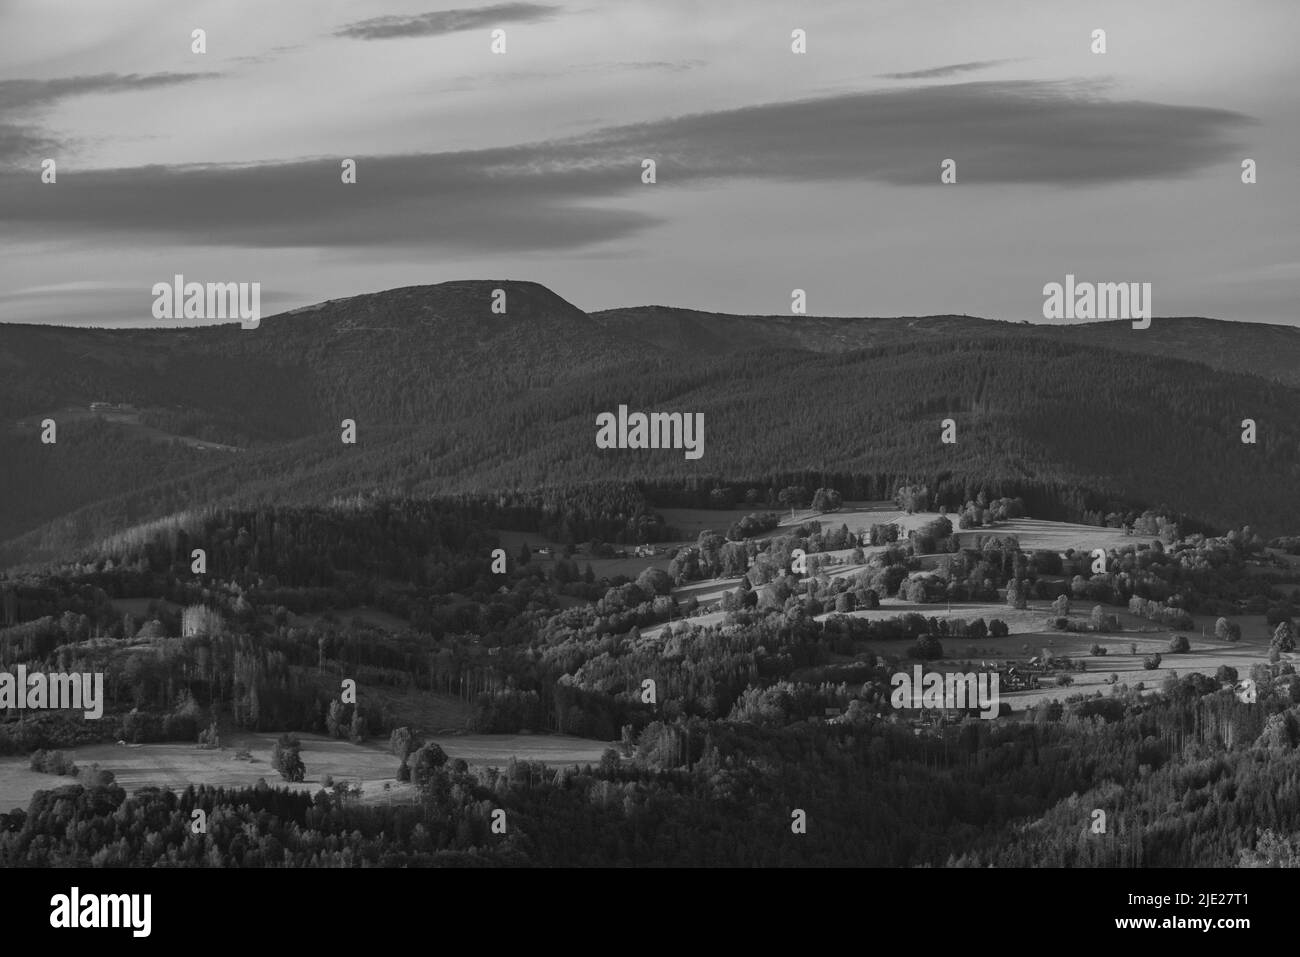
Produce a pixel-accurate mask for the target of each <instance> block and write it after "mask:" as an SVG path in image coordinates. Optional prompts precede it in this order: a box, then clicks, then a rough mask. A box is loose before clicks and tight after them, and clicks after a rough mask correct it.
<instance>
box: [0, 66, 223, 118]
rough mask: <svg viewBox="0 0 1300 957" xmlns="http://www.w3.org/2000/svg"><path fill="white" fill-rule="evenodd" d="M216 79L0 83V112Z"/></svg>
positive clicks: (127, 77)
mask: <svg viewBox="0 0 1300 957" xmlns="http://www.w3.org/2000/svg"><path fill="white" fill-rule="evenodd" d="M216 76H220V74H218V73H98V74H95V75H94V76H67V77H57V78H55V79H50V80H29V79H20V80H0V111H3V112H10V111H17V110H22V109H26V108H29V107H33V106H48V105H50V104H52V103H54V102H56V101H57V100H62V99H66V98H67V97H70V96H88V95H90V94H95V93H126V92H132V91H136V90H153V89H158V88H160V87H168V86H177V85H179V84H182V83H194V82H196V81H198V80H206V79H211V78H213V77H216Z"/></svg>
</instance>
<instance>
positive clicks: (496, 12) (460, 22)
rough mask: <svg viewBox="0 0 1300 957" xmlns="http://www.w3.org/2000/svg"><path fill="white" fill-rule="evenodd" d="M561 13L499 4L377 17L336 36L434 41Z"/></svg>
mask: <svg viewBox="0 0 1300 957" xmlns="http://www.w3.org/2000/svg"><path fill="white" fill-rule="evenodd" d="M558 11H559V8H558V7H553V6H547V5H546V4H541V3H497V4H493V5H492V6H490V7H481V8H479V9H477V10H434V11H432V12H430V13H421V14H418V15H416V16H410V17H402V16H388V17H373V18H371V19H369V20H358V21H357V22H355V23H350V24H348V25H347V26H344V27H342V28H340V29H339V30H338V31H336V32H335V34H334V35H335V36H338V37H348V38H349V39H352V40H391V39H394V38H397V37H432V36H441V35H442V34H445V33H457V32H459V31H462V30H477V29H479V28H480V27H491V26H499V25H500V24H502V23H536V22H538V21H541V20H548V19H550V18H551V17H552V16H554V15H555V14H556V13H557V12H558Z"/></svg>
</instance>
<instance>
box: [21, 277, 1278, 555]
mask: <svg viewBox="0 0 1300 957" xmlns="http://www.w3.org/2000/svg"><path fill="white" fill-rule="evenodd" d="M500 285H501V286H502V287H504V288H505V289H506V290H507V292H508V293H509V300H508V310H509V311H508V312H507V314H506V315H496V314H493V313H492V312H491V309H490V306H491V298H492V297H491V290H492V289H493V288H496V286H497V284H494V283H486V282H485V283H449V284H444V285H442V286H435V287H412V288H409V289H401V290H394V291H392V292H388V293H381V294H377V295H374V296H363V297H357V298H354V299H349V300H342V301H338V302H331V303H326V304H323V305H321V306H319V307H314V308H312V309H308V310H299V311H297V312H295V313H293V314H288V315H283V316H278V317H271V318H269V319H267V320H265V321H264V322H263V323H262V326H261V328H260V329H257V330H251V331H245V330H240V329H238V328H234V327H230V328H208V329H197V330H166V331H146V332H141V331H130V332H125V331H124V332H106V331H94V330H58V329H48V328H42V327H15V326H6V327H0V363H3V365H4V367H5V369H6V373H7V374H6V376H5V377H4V379H3V384H2V385H0V414H2V415H3V416H4V418H5V419H6V420H8V421H9V422H10V423H11V424H12V423H17V422H19V421H23V422H25V423H26V425H25V427H21V428H19V427H14V428H10V429H8V430H7V432H6V433H5V434H4V435H3V436H2V437H0V451H2V453H3V458H4V462H5V471H4V476H3V489H2V490H3V496H0V541H3V540H9V542H10V543H9V545H8V546H7V547H5V548H4V549H3V552H2V553H0V560H4V561H9V562H12V561H18V560H23V559H39V558H45V557H50V556H52V555H56V554H59V553H61V552H62V551H64V550H66V549H67V548H69V547H75V546H80V545H84V544H88V543H90V542H93V541H95V540H97V539H98V538H101V537H104V536H107V535H110V534H112V533H114V532H116V531H120V530H122V529H123V528H125V527H129V526H130V525H131V524H133V523H136V522H140V521H145V520H148V519H151V518H156V517H160V516H162V515H165V514H168V513H170V512H172V511H175V510H178V509H184V508H190V507H199V506H206V505H239V504H251V503H258V502H261V503H277V502H281V503H295V502H297V503H310V502H317V503H319V502H325V501H329V500H330V499H331V498H332V497H334V496H336V495H350V494H354V493H356V492H370V491H374V490H376V489H380V490H384V491H388V492H396V493H401V494H416V495H422V496H450V495H458V494H470V493H473V494H476V495H487V496H491V495H493V494H496V493H507V494H510V495H516V494H524V493H530V492H532V491H534V490H549V491H547V492H545V493H544V494H547V495H550V496H552V497H555V496H563V495H564V494H569V493H572V494H576V495H586V494H587V493H585V492H583V491H581V490H582V489H584V488H586V487H588V486H590V485H591V484H593V483H604V484H609V483H613V484H614V485H623V486H626V487H637V488H641V489H644V487H645V486H646V485H647V484H649V485H653V486H656V487H661V488H662V489H663V490H664V491H665V494H669V495H670V494H671V491H672V489H673V488H676V489H677V490H679V492H683V493H689V492H690V490H692V489H701V488H702V489H704V490H705V491H707V490H708V489H709V488H711V487H712V486H713V485H714V484H716V483H722V484H733V485H735V486H736V487H738V488H743V487H744V486H745V484H746V483H760V482H761V483H762V484H770V483H772V482H775V481H778V480H779V479H778V477H779V476H784V475H789V474H791V473H799V474H808V475H817V476H821V477H822V480H820V481H818V482H817V484H819V485H829V484H834V485H836V486H842V491H843V493H844V494H845V495H850V496H855V497H856V496H858V495H862V496H863V497H882V496H887V495H889V494H892V489H893V488H894V487H896V485H897V484H898V483H899V482H900V481H905V480H916V481H924V482H926V483H928V484H929V485H930V487H931V488H937V487H939V486H940V485H941V484H943V483H948V485H950V486H951V487H953V488H954V489H957V490H959V491H957V492H956V493H955V497H957V498H958V499H959V500H960V501H965V500H967V499H969V498H972V497H973V495H974V493H975V491H977V490H978V489H979V488H980V487H983V488H986V489H987V491H988V493H989V494H990V495H991V496H998V495H1022V496H1025V497H1026V501H1030V499H1036V500H1035V501H1034V502H1033V504H1032V506H1031V508H1032V510H1033V512H1034V514H1036V515H1041V516H1043V517H1057V518H1076V519H1078V518H1082V517H1083V513H1084V512H1086V511H1096V510H1101V511H1106V510H1110V508H1112V507H1118V506H1120V505H1125V506H1136V507H1144V506H1158V507H1163V508H1164V509H1166V510H1170V511H1174V512H1180V513H1184V514H1186V515H1188V516H1190V517H1191V518H1192V519H1194V520H1197V521H1201V522H1205V523H1208V524H1210V525H1212V526H1218V527H1223V528H1226V527H1231V526H1234V525H1236V524H1239V523H1243V522H1245V523H1250V524H1252V525H1254V526H1255V527H1258V528H1260V529H1262V530H1266V531H1274V532H1284V531H1292V530H1294V529H1295V528H1296V527H1300V503H1298V502H1297V501H1296V499H1295V497H1294V496H1293V495H1292V494H1290V490H1291V489H1293V488H1294V487H1295V486H1296V484H1297V480H1298V479H1300V464H1298V461H1300V460H1298V456H1297V450H1298V449H1300V392H1297V391H1295V390H1293V389H1291V388H1287V387H1283V386H1279V385H1278V384H1276V383H1273V382H1269V381H1267V380H1265V379H1263V378H1260V377H1256V376H1252V375H1245V374H1236V373H1230V372H1224V371H1215V370H1213V369H1211V368H1209V367H1208V366H1206V365H1203V364H1196V363H1192V362H1187V361H1180V360H1175V359H1169V358H1162V357H1157V356H1151V355H1142V354H1133V353H1130V352H1121V351H1114V350H1110V349H1107V348H1101V347H1098V346H1092V345H1084V344H1082V343H1083V342H1084V341H1085V340H1087V339H1088V338H1089V337H1092V336H1094V334H1095V337H1096V338H1097V339H1098V340H1099V341H1103V342H1110V341H1111V340H1112V339H1113V332H1114V330H1113V329H1112V328H1109V327H1106V328H1103V327H1104V326H1105V324H1101V325H1099V326H1098V327H1096V329H1095V330H1094V329H1093V328H1092V327H1089V329H1087V330H1074V331H1071V333H1070V337H1069V338H1067V337H1065V336H1064V335H1062V336H1053V335H1048V334H1044V333H1042V332H1041V331H1040V330H1037V329H1031V327H1027V326H1008V325H1006V324H999V323H984V324H982V325H978V321H976V320H962V321H961V322H960V326H961V328H962V329H963V330H964V331H963V332H962V333H961V335H956V334H954V335H951V336H950V335H944V334H926V335H920V334H918V335H915V336H912V335H910V334H909V335H908V336H906V337H903V338H899V337H897V336H895V337H893V338H892V340H891V341H889V342H887V344H883V345H876V346H871V347H869V348H857V346H858V345H859V344H860V343H859V342H857V341H855V340H853V339H852V338H850V339H848V340H846V342H845V348H844V349H843V350H839V351H834V350H830V349H829V348H828V344H827V341H826V340H825V339H824V338H822V339H817V337H816V336H811V337H809V336H804V335H801V334H799V333H797V332H796V330H795V326H794V325H792V323H793V322H794V320H783V321H782V324H781V325H780V326H775V325H773V324H772V323H768V324H767V325H764V326H763V332H762V334H759V335H755V336H753V337H752V341H750V339H749V338H747V337H746V336H744V335H741V334H739V333H733V331H732V330H734V329H736V328H738V327H737V325H736V324H737V323H739V324H743V323H744V322H746V321H748V320H734V321H733V323H732V325H731V326H726V325H724V326H721V327H719V328H720V329H722V330H723V331H724V332H725V335H724V338H726V339H727V340H728V342H727V348H725V349H724V348H716V349H711V348H707V343H703V344H701V343H695V344H694V345H695V346H702V347H698V348H696V347H692V348H690V349H683V348H681V347H675V346H674V345H673V341H672V337H663V336H658V337H657V339H656V341H655V342H654V343H653V344H652V343H649V342H647V341H646V340H647V337H649V338H656V337H655V336H654V335H653V333H654V332H655V330H654V328H653V326H650V327H645V326H644V325H643V326H642V327H637V328H633V327H632V326H630V325H629V324H627V323H615V322H611V321H604V322H597V321H595V320H593V319H592V318H590V317H588V316H586V315H585V314H583V313H582V312H581V311H580V310H578V309H576V308H575V307H573V306H571V305H570V304H568V303H566V302H564V301H563V300H562V299H560V298H559V297H557V296H555V295H554V294H553V293H551V292H549V291H548V290H546V289H544V288H542V287H540V286H536V285H534V284H528V283H501V284H500ZM645 318H646V319H647V321H649V322H653V319H654V316H653V315H650V316H647V317H645ZM754 321H755V322H766V321H765V320H754ZM1188 321H1189V322H1190V321H1191V320H1188ZM808 322H809V328H811V329H816V328H820V326H819V324H825V323H828V322H834V321H832V320H808ZM839 322H843V323H846V324H847V325H845V328H847V329H853V328H867V326H868V325H869V324H871V323H875V322H882V323H895V324H896V323H897V322H899V321H898V320H853V321H850V320H843V321H839ZM854 322H856V323H858V325H857V326H854V325H852V323H854ZM908 322H909V323H911V325H909V326H908V328H912V327H913V326H915V327H917V328H927V326H926V324H927V323H928V322H930V320H909V321H908ZM935 322H936V323H939V328H946V326H944V323H947V322H948V320H935ZM1197 322H1201V321H1200V320H1197ZM972 324H976V325H972ZM1153 328H1154V327H1153ZM1020 330H1025V331H1024V332H1023V333H1022V332H1021V331H1020ZM1130 332H1131V330H1130ZM1147 332H1150V330H1148V331H1147ZM1286 332H1287V331H1286V330H1284V331H1283V332H1281V333H1280V332H1279V331H1278V330H1276V329H1271V328H1270V329H1268V330H1266V331H1263V332H1260V331H1259V329H1258V328H1257V327H1243V328H1242V331H1241V335H1242V336H1243V337H1244V338H1246V339H1252V338H1256V337H1259V341H1260V343H1262V344H1273V345H1279V344H1280V343H1281V342H1282V339H1284V338H1285V335H1284V334H1285V333H1286ZM1142 334H1145V333H1142ZM1135 335H1138V334H1135ZM1279 336H1281V337H1282V338H1281V339H1280V338H1279ZM1080 337H1082V338H1080ZM808 338H812V339H816V340H817V341H814V342H811V343H807V342H806V341H805V340H807V339H808ZM887 338H888V337H887ZM783 339H784V340H786V341H782V340H783ZM805 345H808V346H809V347H808V348H805ZM1284 352H1285V350H1280V349H1275V350H1274V351H1273V352H1272V353H1271V354H1272V355H1273V357H1274V358H1276V357H1277V356H1278V355H1280V354H1284ZM1207 358H1212V357H1207ZM95 401H111V402H118V403H130V404H131V405H133V406H134V407H136V408H139V409H143V410H146V411H147V412H148V413H149V414H150V415H151V416H152V418H151V419H150V420H149V421H153V422H159V423H184V425H183V426H182V425H175V426H174V427H175V428H182V427H184V428H188V429H191V430H194V431H196V432H199V431H202V430H204V429H206V430H208V433H207V434H213V435H231V436H238V437H240V438H242V439H245V440H246V441H247V446H246V447H242V448H244V450H243V451H239V452H213V451H210V450H209V451H199V450H196V449H192V448H188V447H185V446H182V445H180V444H179V443H176V444H171V445H168V444H159V443H156V442H149V441H145V440H143V439H140V438H138V437H135V436H134V435H133V433H132V432H131V430H130V429H129V428H127V427H125V426H119V425H115V424H111V423H108V422H103V421H76V420H71V421H67V422H65V423H63V424H62V425H61V426H60V432H59V437H58V441H57V443H56V444H54V445H44V444H42V443H41V442H40V440H39V428H38V426H37V422H36V419H37V417H39V416H42V415H46V414H48V415H50V416H52V417H53V418H55V420H56V421H57V420H58V419H59V416H60V414H61V413H60V411H59V410H60V409H62V408H64V407H65V406H79V407H82V408H84V407H85V406H87V405H88V404H89V403H91V402H95ZM621 404H623V405H627V406H628V407H629V409H631V410H633V411H635V410H647V411H652V410H661V411H682V412H701V413H703V414H704V421H705V430H704V455H703V457H702V458H700V459H698V460H689V459H686V458H685V457H684V455H683V454H682V452H680V451H678V450H657V451H647V450H623V451H619V450H602V449H598V448H597V447H596V444H595V441H594V439H595V432H596V428H595V416H596V415H597V414H598V413H600V412H603V411H614V410H616V409H617V408H618V406H619V405H621ZM947 418H951V419H953V420H954V421H955V423H956V429H957V431H956V442H955V443H954V444H944V443H941V441H940V434H941V431H942V429H941V423H942V421H943V420H944V419H947ZM1247 418H1249V419H1253V420H1254V421H1255V422H1256V423H1257V429H1258V442H1257V444H1253V445H1251V444H1243V443H1242V441H1241V433H1242V426H1241V422H1242V420H1243V419H1247ZM344 419H352V420H354V421H355V422H356V425H357V442H356V444H355V445H346V444H344V443H342V442H341V441H340V434H341V433H340V429H341V423H342V421H343V420H344ZM565 490H568V492H566V491H565ZM650 501H651V504H654V502H655V499H654V496H653V495H651V496H650ZM960 501H959V502H958V504H960ZM15 540H16V541H15Z"/></svg>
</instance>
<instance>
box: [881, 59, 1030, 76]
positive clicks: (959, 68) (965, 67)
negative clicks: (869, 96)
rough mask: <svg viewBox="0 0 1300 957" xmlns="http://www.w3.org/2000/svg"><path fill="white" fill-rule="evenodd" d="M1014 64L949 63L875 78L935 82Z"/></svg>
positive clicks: (1000, 62) (991, 62)
mask: <svg viewBox="0 0 1300 957" xmlns="http://www.w3.org/2000/svg"><path fill="white" fill-rule="evenodd" d="M1015 62H1016V61H1015V60H971V61H970V62H969V63H950V64H948V65H947V66H935V67H931V68H930V69H928V70H912V71H911V72H910V73H877V74H876V76H877V77H878V78H880V79H882V80H935V79H940V78H942V77H948V76H956V75H957V74H959V73H974V72H975V71H976V70H988V69H991V68H993V67H995V66H1001V65H1002V64H1003V63H1015Z"/></svg>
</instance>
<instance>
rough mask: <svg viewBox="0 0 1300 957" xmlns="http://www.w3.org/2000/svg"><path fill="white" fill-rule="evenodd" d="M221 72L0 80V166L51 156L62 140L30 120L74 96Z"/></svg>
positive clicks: (170, 83)
mask: <svg viewBox="0 0 1300 957" xmlns="http://www.w3.org/2000/svg"><path fill="white" fill-rule="evenodd" d="M215 76H220V74H218V73H148V74H140V73H126V74H122V73H99V74H95V75H93V76H69V77H58V78H55V79H51V80H30V79H18V80H0V166H2V165H8V164H12V163H16V162H20V161H23V160H28V159H30V158H32V157H34V156H39V155H43V154H48V153H49V152H51V151H53V150H55V149H57V148H58V146H59V141H58V140H56V139H54V138H52V137H50V136H48V135H46V134H45V133H43V132H42V131H41V129H40V127H39V126H38V125H37V124H35V123H34V122H32V121H31V119H30V117H31V116H32V115H33V114H35V113H38V112H40V111H41V110H42V109H45V108H46V107H49V106H51V105H53V104H54V103H57V102H58V101H59V100H64V99H67V98H69V97H73V96H89V95H92V94H96V93H129V92H134V91H137V90H152V89H159V88H162V87H169V86H177V85H179V84H182V83H193V82H195V81H197V80H203V79H210V78H212V77H215Z"/></svg>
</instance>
